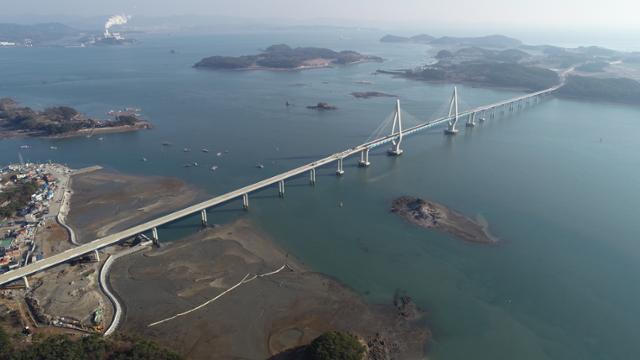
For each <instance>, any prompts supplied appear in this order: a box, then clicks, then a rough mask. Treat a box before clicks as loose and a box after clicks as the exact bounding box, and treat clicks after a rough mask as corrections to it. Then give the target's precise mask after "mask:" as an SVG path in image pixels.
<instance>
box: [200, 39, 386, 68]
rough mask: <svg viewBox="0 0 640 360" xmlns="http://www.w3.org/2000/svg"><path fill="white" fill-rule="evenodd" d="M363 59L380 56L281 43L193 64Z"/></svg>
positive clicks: (281, 64)
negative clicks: (245, 53) (294, 46)
mask: <svg viewBox="0 0 640 360" xmlns="http://www.w3.org/2000/svg"><path fill="white" fill-rule="evenodd" d="M365 61H376V62H381V61H382V58H380V57H377V56H371V55H363V54H360V53H358V52H355V51H351V50H344V51H333V50H331V49H325V48H316V47H297V48H292V47H290V46H288V45H285V44H279V45H271V46H269V47H268V48H267V49H265V50H264V51H263V52H262V53H260V54H257V55H243V56H210V57H206V58H204V59H202V60H200V61H199V62H197V63H196V64H195V65H194V67H196V68H206V69H230V70H249V69H263V70H265V69H266V70H269V69H272V70H303V69H312V68H321V67H327V66H331V65H348V64H354V63H359V62H365Z"/></svg>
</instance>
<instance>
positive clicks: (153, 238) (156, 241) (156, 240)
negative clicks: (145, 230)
mask: <svg viewBox="0 0 640 360" xmlns="http://www.w3.org/2000/svg"><path fill="white" fill-rule="evenodd" d="M151 241H153V243H154V244H155V245H158V244H159V243H160V238H159V237H158V228H155V227H154V228H152V229H151Z"/></svg>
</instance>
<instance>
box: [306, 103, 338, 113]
mask: <svg viewBox="0 0 640 360" xmlns="http://www.w3.org/2000/svg"><path fill="white" fill-rule="evenodd" d="M307 109H311V110H318V111H324V110H336V109H337V107H335V106H333V105H329V104H327V103H326V102H319V103H318V104H317V105H311V106H307Z"/></svg>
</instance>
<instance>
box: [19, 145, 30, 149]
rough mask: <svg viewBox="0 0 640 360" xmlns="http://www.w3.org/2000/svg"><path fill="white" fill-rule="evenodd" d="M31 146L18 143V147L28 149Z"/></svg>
mask: <svg viewBox="0 0 640 360" xmlns="http://www.w3.org/2000/svg"><path fill="white" fill-rule="evenodd" d="M30 148H31V146H29V145H20V149H30Z"/></svg>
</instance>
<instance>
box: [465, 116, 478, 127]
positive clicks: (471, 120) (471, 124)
mask: <svg viewBox="0 0 640 360" xmlns="http://www.w3.org/2000/svg"><path fill="white" fill-rule="evenodd" d="M466 126H467V127H474V126H476V113H471V114H469V116H468V117H467V124H466Z"/></svg>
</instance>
